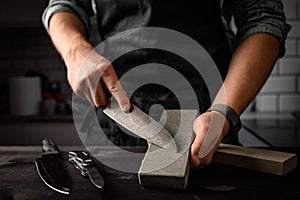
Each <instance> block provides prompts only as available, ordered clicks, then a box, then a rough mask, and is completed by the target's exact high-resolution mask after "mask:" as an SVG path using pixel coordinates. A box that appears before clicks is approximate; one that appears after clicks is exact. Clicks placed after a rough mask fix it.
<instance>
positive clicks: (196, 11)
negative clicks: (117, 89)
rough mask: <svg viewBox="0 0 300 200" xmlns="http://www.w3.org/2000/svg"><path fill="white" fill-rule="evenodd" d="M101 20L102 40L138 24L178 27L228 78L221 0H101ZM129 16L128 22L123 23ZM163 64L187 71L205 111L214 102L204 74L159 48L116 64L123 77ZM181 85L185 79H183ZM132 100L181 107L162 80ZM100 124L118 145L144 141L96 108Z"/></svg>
mask: <svg viewBox="0 0 300 200" xmlns="http://www.w3.org/2000/svg"><path fill="white" fill-rule="evenodd" d="M97 8H98V13H99V15H98V23H99V30H100V33H101V37H102V39H106V38H108V37H109V36H111V35H114V34H117V33H119V32H122V31H125V30H127V29H130V28H137V27H144V26H150V27H163V28H168V29H172V30H176V31H179V32H181V33H183V34H186V35H188V36H189V37H191V38H193V39H194V40H196V41H197V42H198V43H199V44H201V45H202V46H203V47H204V48H205V49H206V51H207V52H208V53H209V55H210V56H211V57H212V59H213V60H214V62H215V63H216V65H217V67H218V69H219V71H220V73H221V75H222V78H225V76H226V73H227V70H228V66H229V62H230V58H231V50H230V45H229V43H228V39H227V37H226V35H225V31H224V28H223V24H222V20H221V8H220V1H219V0H209V1H199V0H190V1H182V0H129V1H128V0H98V1H97ZM124 20H127V21H126V22H127V23H124ZM147 63H160V64H165V65H167V66H170V67H172V68H173V69H175V70H177V71H178V72H179V73H180V74H182V75H183V76H184V77H185V78H186V79H187V80H189V82H190V84H191V85H192V86H193V89H194V91H195V94H196V95H197V100H198V103H199V105H200V106H199V107H200V108H201V109H200V113H203V112H205V111H206V110H207V109H208V107H209V106H210V105H211V100H210V97H209V91H208V88H207V86H206V84H205V82H204V81H203V78H202V77H201V75H200V74H199V73H198V72H197V71H196V70H195V69H194V68H193V66H190V64H189V63H188V62H186V61H185V60H184V59H182V58H181V57H180V56H178V55H174V54H172V53H170V52H167V51H163V50H158V49H141V50H136V51H133V52H130V53H128V54H126V55H124V56H121V57H120V58H118V59H117V60H115V61H114V62H113V66H114V68H115V70H116V72H117V74H118V76H119V77H121V76H122V75H123V74H125V73H126V72H128V70H130V69H131V68H133V67H136V66H139V65H142V64H147ZM178 84H180V83H178ZM130 96H131V97H130V100H131V102H132V103H134V104H135V105H136V106H138V107H139V108H140V109H142V110H143V111H144V112H146V113H149V109H150V108H151V106H152V105H154V104H159V105H161V106H163V107H164V109H195V108H193V107H185V108H182V107H180V106H179V102H178V100H177V99H176V97H175V95H174V94H173V93H172V91H170V90H169V89H168V88H166V87H164V86H162V85H158V84H147V85H144V86H142V87H140V88H138V89H137V90H136V91H134V92H133V94H131V95H130ZM97 115H98V119H99V123H100V125H101V128H102V129H103V130H104V131H105V134H106V135H107V137H108V138H110V140H111V141H112V142H113V143H114V144H116V145H140V144H141V143H142V144H146V143H145V141H143V140H140V139H137V138H135V137H132V136H129V135H127V134H125V133H123V132H122V131H121V130H120V129H119V127H118V126H117V125H116V124H115V123H114V122H113V121H111V120H110V119H109V118H107V117H106V116H105V115H104V114H103V112H102V109H98V111H97Z"/></svg>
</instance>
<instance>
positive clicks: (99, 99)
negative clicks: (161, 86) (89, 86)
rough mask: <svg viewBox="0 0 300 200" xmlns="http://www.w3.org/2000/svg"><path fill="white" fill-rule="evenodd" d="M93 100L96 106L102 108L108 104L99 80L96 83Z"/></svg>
mask: <svg viewBox="0 0 300 200" xmlns="http://www.w3.org/2000/svg"><path fill="white" fill-rule="evenodd" d="M93 100H94V104H95V106H96V107H97V108H103V107H106V106H108V101H107V99H106V95H105V92H104V89H103V86H102V84H101V82H99V84H98V85H97V88H96V93H95V98H94V99H93Z"/></svg>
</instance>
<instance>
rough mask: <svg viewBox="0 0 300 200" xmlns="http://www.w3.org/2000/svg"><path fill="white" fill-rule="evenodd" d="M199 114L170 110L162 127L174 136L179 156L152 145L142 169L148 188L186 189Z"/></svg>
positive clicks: (163, 118) (163, 119)
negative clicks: (195, 126) (194, 127)
mask: <svg viewBox="0 0 300 200" xmlns="http://www.w3.org/2000/svg"><path fill="white" fill-rule="evenodd" d="M197 116H198V111H196V110H166V111H164V112H163V114H162V117H161V119H160V123H161V124H162V125H163V126H164V127H165V128H166V129H167V130H168V131H169V132H170V133H171V134H172V135H173V137H174V140H175V142H176V144H177V148H178V152H177V153H174V152H171V151H168V150H165V149H163V148H160V147H158V146H156V145H154V144H150V145H149V148H148V150H147V152H146V154H145V157H144V159H143V161H142V164H141V167H140V169H139V173H138V178H139V183H140V184H141V185H142V186H144V187H158V188H174V189H184V188H186V185H187V180H188V175H189V170H190V166H189V160H190V159H189V155H190V146H191V144H192V141H193V140H194V132H193V122H194V120H195V118H196V117H197Z"/></svg>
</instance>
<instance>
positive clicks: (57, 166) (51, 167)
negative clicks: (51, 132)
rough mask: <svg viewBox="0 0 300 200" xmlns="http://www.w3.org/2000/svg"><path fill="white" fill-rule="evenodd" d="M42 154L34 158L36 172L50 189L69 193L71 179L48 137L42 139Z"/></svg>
mask: <svg viewBox="0 0 300 200" xmlns="http://www.w3.org/2000/svg"><path fill="white" fill-rule="evenodd" d="M42 144H43V145H42V151H43V153H42V155H41V157H40V158H37V159H36V160H35V165H36V168H37V171H38V174H39V176H40V178H41V179H42V181H43V182H44V183H45V184H46V185H47V186H48V187H50V188H51V189H53V190H55V191H57V192H60V193H63V194H69V193H70V190H71V181H70V177H69V174H68V172H67V170H66V168H65V166H64V164H63V161H62V157H61V154H60V152H59V150H58V147H57V146H56V144H55V143H54V142H53V141H52V140H50V139H44V140H43V141H42Z"/></svg>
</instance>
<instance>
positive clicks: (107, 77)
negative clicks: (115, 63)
mask: <svg viewBox="0 0 300 200" xmlns="http://www.w3.org/2000/svg"><path fill="white" fill-rule="evenodd" d="M102 80H103V82H104V83H105V85H106V87H107V89H108V91H109V92H110V93H111V94H112V95H113V96H114V98H115V99H116V100H117V102H118V104H119V106H120V108H121V109H122V110H123V111H124V112H127V111H129V110H130V108H131V104H130V102H129V99H128V97H127V94H126V92H125V90H124V89H123V87H122V86H121V84H120V81H119V80H118V77H117V75H116V73H115V70H114V69H113V67H112V66H111V65H110V66H109V67H108V68H107V69H106V70H105V71H104V72H103V75H102Z"/></svg>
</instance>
